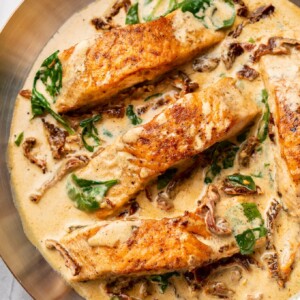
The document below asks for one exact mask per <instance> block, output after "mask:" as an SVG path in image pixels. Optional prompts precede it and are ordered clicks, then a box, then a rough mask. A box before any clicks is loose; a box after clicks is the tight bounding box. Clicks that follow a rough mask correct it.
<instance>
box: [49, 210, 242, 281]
mask: <svg viewBox="0 0 300 300" xmlns="http://www.w3.org/2000/svg"><path fill="white" fill-rule="evenodd" d="M117 223H118V224H121V226H123V227H124V226H125V227H126V226H130V227H131V229H130V230H131V231H130V233H129V235H128V234H126V239H125V240H124V239H122V240H118V239H117V238H115V237H114V235H118V234H119V233H120V227H115V229H113V230H110V231H108V232H109V233H110V234H109V235H110V236H109V235H108V234H107V232H106V233H105V230H107V228H109V226H110V227H111V228H113V226H116V224H117ZM114 230H115V234H114ZM97 236H98V237H97ZM101 238H102V239H101ZM199 238H201V239H203V241H205V239H210V238H211V234H210V233H209V232H208V231H207V230H206V225H205V221H204V219H203V218H202V217H200V216H198V215H196V214H194V213H186V214H185V215H184V216H182V217H177V218H172V219H168V218H165V219H161V220H138V221H137V220H135V221H126V220H125V221H124V220H122V221H110V222H109V221H107V222H105V221H104V222H99V223H98V224H96V225H91V226H88V227H86V228H83V229H79V230H76V231H74V232H72V233H70V234H67V235H66V236H65V237H63V238H62V239H61V240H60V241H59V242H56V241H54V240H47V241H46V246H47V247H48V248H49V249H56V250H58V251H59V252H60V254H61V255H62V256H63V258H64V259H65V263H66V266H67V267H68V268H70V269H71V270H72V277H71V280H73V281H85V280H94V279H98V278H103V277H109V276H122V275H132V276H139V275H151V274H161V273H166V272H170V271H176V270H177V271H181V270H191V269H193V268H195V267H199V266H203V265H206V264H209V263H210V262H212V261H214V260H216V259H220V258H222V257H227V256H231V255H233V254H235V253H237V252H239V248H238V247H237V245H236V243H235V242H234V239H232V240H230V242H229V244H227V247H226V251H216V250H213V249H212V248H211V247H210V246H209V245H206V244H205V243H204V242H202V241H200V240H199ZM103 239H104V241H103ZM111 239H115V241H114V242H115V244H114V245H112V244H111ZM97 240H98V244H97ZM227 242H228V241H227ZM106 243H107V244H106ZM223 244H224V242H223ZM220 249H221V250H222V248H220Z"/></svg>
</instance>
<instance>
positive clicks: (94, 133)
mask: <svg viewBox="0 0 300 300" xmlns="http://www.w3.org/2000/svg"><path fill="white" fill-rule="evenodd" d="M101 118H102V117H101V115H95V116H94V117H92V118H89V119H85V120H83V121H81V122H80V123H79V126H80V127H82V132H81V140H82V143H83V145H84V147H85V148H86V149H87V150H88V151H90V152H93V151H94V148H95V147H97V146H99V145H100V139H99V137H98V130H97V128H96V127H95V124H94V123H96V122H98V121H99V120H101ZM86 138H92V139H93V140H94V142H95V145H90V144H88V142H87V141H86Z"/></svg>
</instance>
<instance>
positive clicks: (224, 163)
mask: <svg viewBox="0 0 300 300" xmlns="http://www.w3.org/2000/svg"><path fill="white" fill-rule="evenodd" d="M238 150H239V147H238V146H237V145H235V144H234V143H231V142H229V141H223V142H220V143H217V144H216V145H215V146H213V147H211V148H210V149H208V150H207V151H206V153H207V154H208V156H209V157H210V158H211V161H212V163H211V166H210V167H209V168H208V170H207V172H206V174H205V178H204V182H205V183H211V182H213V180H214V178H215V177H216V176H217V175H218V174H220V172H221V170H222V169H229V168H231V167H233V164H234V159H235V156H236V153H237V151H238Z"/></svg>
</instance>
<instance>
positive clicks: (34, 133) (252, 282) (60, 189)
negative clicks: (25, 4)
mask: <svg viewBox="0 0 300 300" xmlns="http://www.w3.org/2000/svg"><path fill="white" fill-rule="evenodd" d="M245 2H246V4H247V5H248V6H249V8H250V10H253V9H254V8H256V7H257V6H259V5H262V4H264V3H265V4H269V2H268V1H251V2H250V1H245ZM272 3H273V5H275V7H276V12H275V14H274V15H273V16H272V17H270V18H266V19H263V20H262V21H260V22H258V23H255V24H252V25H249V26H247V27H245V28H244V30H243V33H242V34H241V36H240V37H239V38H238V41H243V42H247V41H248V40H249V39H250V38H253V39H255V41H256V43H257V44H259V43H261V42H266V40H267V37H269V36H276V35H277V36H278V35H282V36H285V35H286V36H288V37H293V38H298V39H299V38H300V33H299V18H300V13H299V10H297V9H295V7H294V6H291V5H290V4H289V3H287V2H286V1H283V0H274V1H272ZM112 4H113V2H112V1H111V2H110V1H96V2H95V3H93V4H91V5H90V6H89V7H87V8H86V9H84V10H82V11H80V12H78V13H77V14H75V15H74V16H72V17H71V18H70V19H69V20H68V21H67V22H66V23H65V24H64V25H63V26H62V27H61V28H60V29H59V31H58V32H57V34H56V35H55V36H54V37H53V39H52V40H50V41H49V43H48V44H47V45H46V47H45V48H44V50H43V51H42V52H41V54H40V56H39V57H38V59H37V61H36V63H35V64H34V65H33V68H32V71H31V72H30V75H29V77H28V78H27V80H26V82H25V85H24V89H31V87H32V82H33V77H34V75H35V72H36V71H37V69H38V68H39V66H40V65H41V63H42V61H43V60H44V59H45V57H48V56H49V55H50V54H51V53H53V52H54V51H56V50H57V48H59V49H60V50H63V49H66V48H68V47H70V46H72V45H74V44H76V43H78V42H80V41H82V40H87V39H89V38H92V37H93V36H94V35H95V34H96V31H95V29H94V28H93V27H92V26H91V25H90V20H91V19H92V18H93V17H99V16H101V15H103V14H105V13H106V11H107V10H108V9H109V7H111V6H112ZM124 17H125V14H124V13H123V12H121V13H120V16H118V17H117V18H116V20H115V21H116V22H119V23H120V24H124ZM240 21H241V19H238V20H237V21H236V23H239V22H240ZM176 22H178V24H176V28H180V26H179V25H180V24H183V22H189V23H188V24H189V25H190V26H191V29H192V27H193V26H196V27H198V26H202V24H201V25H199V24H200V23H196V22H195V20H194V19H192V18H190V14H189V13H187V14H184V17H183V18H182V19H180V18H179V19H177V20H176ZM177 37H178V39H180V40H185V37H186V32H185V31H183V32H181V31H180V30H178V32H177ZM223 43H225V41H224V42H223ZM221 47H222V45H218V46H216V47H215V48H214V49H212V50H210V54H211V55H212V56H219V54H220V52H221ZM244 63H247V64H249V65H251V64H250V62H249V54H248V53H245V54H243V55H242V56H240V57H238V58H237V60H236V62H235V63H234V65H233V68H232V69H231V70H229V71H228V70H226V69H225V68H224V66H223V64H222V63H220V64H219V66H218V67H217V68H216V69H215V70H214V71H213V72H210V73H193V72H192V69H191V65H190V64H188V65H186V66H184V67H182V69H183V70H185V72H186V73H187V74H189V75H190V77H191V78H192V79H193V80H195V81H197V82H198V83H199V85H200V88H203V87H206V86H208V85H211V84H213V83H214V82H216V81H217V80H218V79H219V78H220V77H222V76H233V77H235V74H236V72H237V71H238V70H239V69H240V67H241V65H242V64H244ZM254 67H255V66H254ZM294 69H295V68H294V67H293V68H292V69H291V71H293V70H294ZM78 70H79V71H82V69H81V67H80V65H79V69H78ZM295 72H296V69H295ZM107 76H109V74H108V75H107ZM239 87H240V89H241V90H242V93H243V94H244V96H246V97H248V98H249V101H251V100H254V101H256V102H257V103H260V95H261V90H262V89H263V88H264V86H263V84H262V81H261V78H260V77H259V78H258V79H257V80H255V81H254V82H248V81H239ZM153 94H154V92H153ZM144 98H145V97H141V98H139V99H131V100H130V102H131V103H132V104H134V105H143V104H145V103H144ZM126 103H129V100H128V101H127V102H126ZM270 105H271V110H274V107H273V106H272V103H270ZM293 105H294V104H293V103H291V106H293ZM160 110H161V109H158V110H155V111H154V110H149V111H148V112H147V113H146V114H144V115H143V116H142V118H143V122H147V121H148V120H150V119H152V118H153V117H154V116H155V115H156V114H157V113H158V112H159V111H160ZM209 111H210V107H208V106H203V113H204V114H208V113H209ZM46 119H49V120H50V122H54V121H53V119H52V118H51V117H49V116H47V118H46ZM20 120H22V122H20ZM166 121H167V120H166V119H164V118H163V115H162V117H161V122H166ZM97 127H98V130H99V134H100V137H101V138H102V139H103V140H104V143H103V146H106V145H109V144H110V143H112V142H114V141H115V140H116V139H117V138H118V137H119V136H120V135H122V134H124V133H125V132H126V131H127V130H128V129H129V128H132V127H133V125H131V124H130V122H129V121H128V119H127V118H126V117H125V118H124V119H121V120H120V119H108V118H104V120H103V121H102V122H101V123H99V124H98V125H97ZM104 129H105V130H108V131H110V132H111V133H112V134H113V137H107V136H105V135H104V134H103V132H104ZM256 129H257V128H256V126H254V127H253V129H252V131H253V132H255V130H256ZM22 131H24V136H25V138H27V137H36V138H37V140H38V145H37V151H38V153H41V154H40V155H41V156H42V157H45V158H46V160H47V164H48V168H49V171H48V172H47V173H46V174H42V173H41V171H40V169H38V168H37V167H36V166H34V165H32V164H31V163H30V162H29V161H28V160H27V159H25V158H24V156H23V153H22V149H21V147H20V148H18V147H16V146H15V144H14V140H15V137H16V136H17V135H18V134H19V133H20V132H22ZM210 132H211V130H210V129H207V135H209V134H210ZM125 138H126V139H128V140H134V138H135V137H134V136H129V137H128V136H126V137H125ZM201 142H202V141H201V140H200V139H199V141H198V143H199V145H198V146H199V147H201ZM274 153H275V154H276V155H277V158H278V157H279V156H278V149H277V147H276V146H275V145H274V144H272V143H271V142H270V141H268V140H267V141H266V142H264V144H263V145H262V149H261V151H259V152H257V154H256V155H255V156H254V157H253V158H252V161H251V165H250V167H249V168H248V169H244V168H240V167H239V166H238V164H237V162H235V167H234V168H231V169H227V170H223V171H222V173H221V175H219V176H217V177H216V179H215V181H214V184H216V185H219V186H220V185H221V181H222V178H224V176H226V175H229V174H232V173H234V172H242V173H245V174H260V173H261V175H262V176H261V177H258V178H257V177H254V179H255V182H256V184H257V185H259V186H260V187H261V189H262V192H263V194H262V195H256V196H248V197H245V199H244V201H245V200H246V201H247V200H248V199H249V201H251V202H255V203H257V205H258V207H259V210H260V212H262V214H263V215H264V212H265V211H266V209H267V208H268V205H269V203H270V200H271V199H273V198H277V197H278V196H277V193H276V191H277V183H276V181H275V164H274ZM278 159H280V158H278ZM111 163H112V165H114V164H116V163H117V162H116V161H112V162H111ZM9 164H10V169H11V178H12V185H13V188H14V193H15V203H16V206H17V208H18V210H19V213H20V215H21V218H22V223H23V226H24V230H25V232H26V234H27V236H28V238H29V239H30V241H31V242H32V243H33V244H34V245H35V246H36V247H37V248H38V249H39V250H40V252H41V253H42V254H43V256H44V257H45V258H46V259H47V261H48V262H49V263H50V264H51V265H52V267H53V268H54V269H56V270H57V271H58V272H60V273H61V274H62V276H63V277H64V278H66V279H67V278H68V274H69V270H68V269H67V268H65V267H64V262H63V260H62V259H61V257H60V255H59V254H58V253H56V252H53V251H49V250H47V249H46V248H45V246H44V241H45V240H46V239H48V238H54V239H59V238H61V237H62V236H64V235H65V234H66V233H67V229H68V227H69V226H77V225H88V224H93V223H94V222H95V221H97V219H96V217H95V216H94V215H90V214H87V213H85V212H82V211H79V210H78V209H76V208H75V206H74V204H73V203H72V202H71V201H70V200H69V199H68V197H67V195H66V189H65V187H66V182H67V178H64V179H63V180H62V181H61V182H59V183H58V184H57V185H55V186H54V187H53V188H51V189H50V190H49V191H48V192H47V193H46V194H45V196H44V197H43V198H42V200H41V202H40V203H39V204H35V203H32V202H30V200H29V196H30V195H31V194H32V193H33V192H34V191H36V189H37V188H38V187H40V186H41V185H42V184H43V183H44V182H45V181H46V180H48V179H49V178H51V177H52V175H53V174H54V173H55V170H56V169H57V168H58V167H59V164H60V163H57V162H55V161H54V160H53V159H52V156H51V153H50V148H49V146H48V143H47V141H46V137H45V134H44V130H43V127H42V123H41V120H40V119H39V118H37V119H34V120H31V113H30V102H29V101H28V100H26V99H24V98H22V97H20V96H19V97H18V98H17V101H16V106H15V111H14V118H13V122H12V127H11V138H10V142H9ZM143 172H147V170H144V171H142V172H141V176H143V174H142V173H143ZM204 173H205V170H203V169H198V170H197V171H196V172H195V173H194V174H193V175H192V177H191V178H190V179H188V180H186V181H185V182H184V183H183V184H182V185H181V186H180V191H179V192H178V194H177V195H176V198H175V200H174V209H172V210H171V211H169V212H165V211H162V210H160V209H159V208H158V207H156V206H155V204H154V203H153V202H149V201H148V200H147V198H146V196H145V193H144V192H142V193H140V194H139V195H138V196H137V201H138V203H139V205H140V210H139V211H138V213H137V215H134V216H136V217H137V218H141V219H146V218H155V219H160V218H163V217H173V216H178V215H182V214H183V213H184V211H186V210H189V211H193V210H194V209H195V208H196V205H197V201H198V200H199V199H201V196H202V195H203V194H204V192H205V189H206V185H205V184H204ZM87 175H88V174H87ZM116 175H117V174H116ZM277 176H279V177H280V174H277ZM221 196H222V200H221V202H220V203H218V205H217V209H216V213H217V215H218V216H224V215H225V212H226V211H227V210H228V209H229V208H230V207H231V206H232V205H233V204H237V203H238V202H237V201H239V200H238V199H235V198H232V197H230V196H226V195H225V194H223V193H222V195H221ZM123 225H124V224H122V223H118V225H117V227H114V228H112V227H109V226H106V229H105V230H104V231H103V230H101V231H99V232H98V233H97V234H96V235H95V236H94V237H93V238H91V239H90V241H89V242H90V243H91V244H93V245H103V246H104V245H108V246H109V247H111V246H114V245H115V244H116V243H118V242H126V241H127V240H128V238H130V234H131V227H129V226H127V225H125V226H123ZM298 238H299V225H298V223H297V221H295V220H294V219H291V218H290V217H289V216H288V215H287V214H286V213H284V212H283V213H281V215H280V218H279V220H278V224H277V227H276V236H275V239H276V247H277V248H278V250H279V251H280V252H279V253H283V254H282V255H281V256H280V262H281V264H284V263H285V261H286V260H287V259H288V257H289V256H288V253H289V252H291V251H294V250H293V249H295V245H294V244H296V249H297V247H298V246H297V242H299V241H298ZM289 241H293V245H291V244H290V243H289ZM262 254H263V249H260V250H258V251H256V253H255V257H256V258H257V259H258V260H259V259H260V257H261V255H262ZM214 280H216V281H223V282H225V283H226V284H227V286H228V287H229V288H231V289H232V290H234V294H233V297H232V298H233V299H247V295H260V294H262V295H263V300H265V299H275V298H274V295H276V299H283V300H284V299H288V298H289V297H291V296H293V295H294V294H295V293H296V292H298V291H299V289H300V288H299V282H300V264H299V263H298V260H297V259H296V262H295V264H294V270H293V272H292V273H291V276H290V279H289V281H288V282H287V284H286V287H285V288H279V287H278V285H277V283H276V281H275V280H274V279H271V278H270V277H269V275H268V272H267V270H266V268H264V269H259V268H256V267H253V268H252V272H243V277H242V278H241V279H240V280H238V281H232V270H231V269H228V270H224V272H219V273H218V274H216V275H215V277H214ZM170 282H171V283H172V284H173V287H170V288H168V289H167V290H166V293H165V294H160V293H159V292H158V291H157V290H156V293H154V294H152V295H151V296H148V297H146V298H145V299H152V300H153V299H164V300H168V299H189V300H192V299H215V298H214V297H213V296H209V295H207V294H206V293H205V292H204V291H202V290H200V291H192V290H191V289H190V288H189V287H188V285H187V284H186V282H185V280H184V279H182V277H178V278H177V277H174V278H173V277H172V279H170ZM70 284H71V285H72V286H73V287H74V288H75V290H76V291H77V292H78V293H79V294H81V295H82V296H83V297H85V298H87V299H91V300H103V299H109V297H108V296H107V295H106V294H105V292H104V290H103V285H102V282H101V281H100V280H95V281H91V282H86V283H74V282H72V283H70ZM138 289H139V287H136V288H135V289H134V290H133V292H132V293H133V294H135V295H138ZM179 295H180V296H179Z"/></svg>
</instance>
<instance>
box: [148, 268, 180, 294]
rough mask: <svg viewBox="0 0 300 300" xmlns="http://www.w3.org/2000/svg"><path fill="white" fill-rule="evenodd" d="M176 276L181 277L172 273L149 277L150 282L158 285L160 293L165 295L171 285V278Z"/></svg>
mask: <svg viewBox="0 0 300 300" xmlns="http://www.w3.org/2000/svg"><path fill="white" fill-rule="evenodd" d="M174 275H175V276H179V274H178V273H177V272H170V273H166V274H162V275H151V276H150V277H149V280H150V281H151V282H155V283H158V287H159V292H160V293H161V294H164V292H165V291H166V289H167V287H168V285H169V278H171V277H172V276H174Z"/></svg>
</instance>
